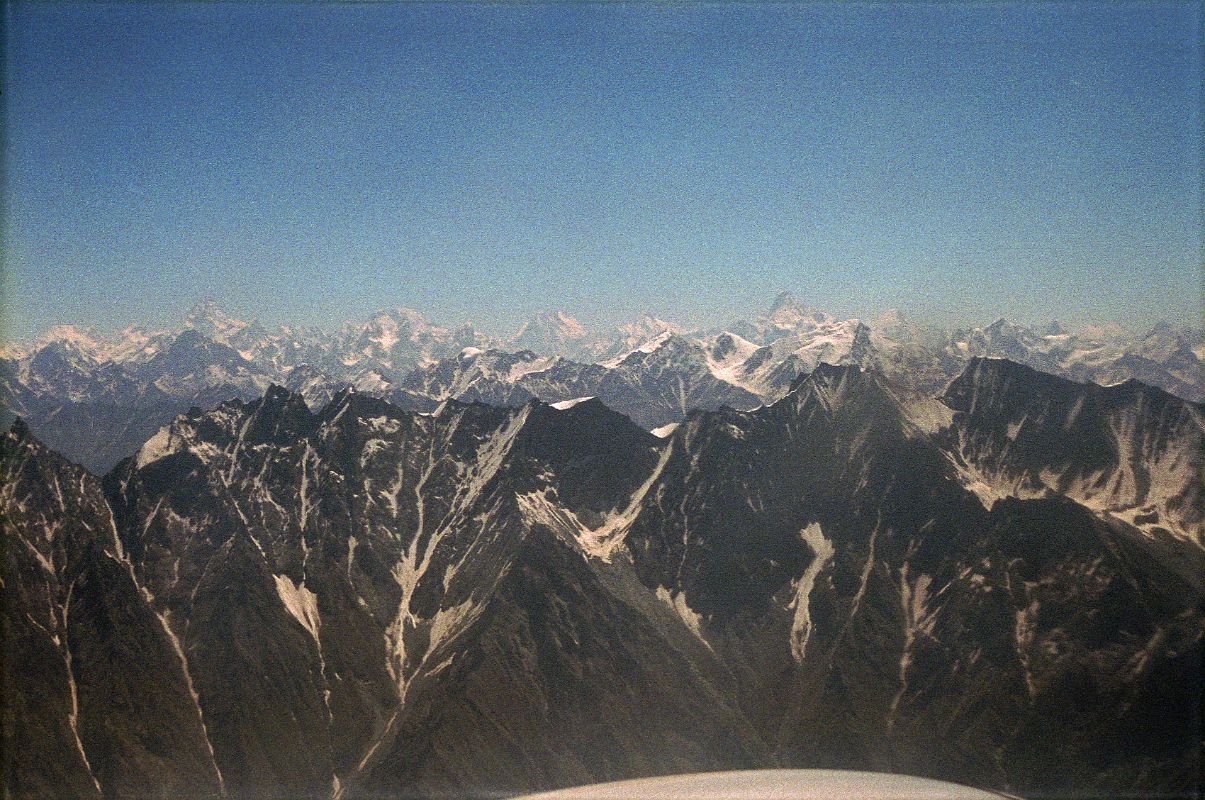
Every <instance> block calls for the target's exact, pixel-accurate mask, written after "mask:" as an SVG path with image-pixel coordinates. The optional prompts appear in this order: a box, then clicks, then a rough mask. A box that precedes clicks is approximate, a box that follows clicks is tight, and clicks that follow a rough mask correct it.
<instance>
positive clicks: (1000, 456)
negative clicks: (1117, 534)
mask: <svg viewBox="0 0 1205 800" xmlns="http://www.w3.org/2000/svg"><path fill="white" fill-rule="evenodd" d="M942 400H943V402H944V403H945V404H946V405H948V406H949V407H950V408H951V409H953V410H954V411H955V415H954V425H953V428H952V430H951V439H950V441H949V442H948V446H949V448H950V449H951V451H952V452H954V454H955V455H956V456H957V458H958V460H959V461H960V462H961V463H963V464H965V465H966V466H967V467H968V469H969V471H970V472H971V473H972V474H973V475H974V477H975V478H976V479H977V481H978V482H979V483H980V484H982V485H983V486H985V487H986V489H987V490H988V492H989V493H995V494H996V495H1000V496H1006V495H1016V496H1021V497H1038V496H1043V495H1045V494H1049V493H1055V494H1060V495H1065V496H1067V497H1070V498H1072V499H1074V500H1077V501H1078V502H1080V503H1083V504H1084V505H1087V506H1089V507H1091V508H1094V509H1096V510H1099V511H1104V512H1108V513H1109V514H1111V515H1115V516H1118V517H1120V518H1122V519H1125V520H1126V521H1127V522H1130V523H1131V524H1133V525H1136V526H1138V527H1140V528H1142V529H1143V530H1145V531H1147V532H1149V533H1151V534H1152V535H1156V536H1166V535H1168V534H1171V535H1173V536H1175V537H1178V538H1181V539H1186V540H1189V541H1193V542H1195V543H1197V544H1198V545H1201V544H1205V538H1202V533H1201V522H1202V516H1201V514H1202V508H1203V507H1205V503H1203V502H1202V486H1201V480H1200V475H1201V469H1202V467H1203V466H1205V461H1203V450H1202V444H1203V443H1205V433H1203V432H1205V412H1202V408H1201V406H1200V405H1198V404H1195V403H1189V402H1187V401H1185V400H1181V399H1180V398H1178V397H1175V396H1173V395H1170V394H1168V393H1167V392H1164V391H1162V390H1161V389H1156V388H1153V387H1150V386H1145V385H1143V384H1141V383H1137V382H1135V381H1127V382H1126V383H1122V384H1118V385H1116V386H1097V385H1095V384H1081V383H1074V382H1072V381H1069V380H1066V379H1063V378H1057V377H1054V376H1052V375H1046V374H1043V373H1040V372H1037V371H1036V370H1033V369H1030V368H1028V367H1024V366H1021V365H1019V364H1014V363H1012V362H1010V361H1005V360H1003V359H973V360H972V361H971V363H970V364H969V365H968V366H967V369H966V370H965V371H964V372H963V374H962V375H960V376H959V377H958V378H957V379H955V380H954V381H953V383H951V384H950V386H949V387H948V388H947V389H946V392H945V394H944V396H943V398H942Z"/></svg>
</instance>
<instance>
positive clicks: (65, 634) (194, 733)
mask: <svg viewBox="0 0 1205 800" xmlns="http://www.w3.org/2000/svg"><path fill="white" fill-rule="evenodd" d="M0 473H2V474H3V482H2V483H3V487H4V488H3V494H2V495H0V504H2V507H3V513H2V514H0V529H2V531H3V542H4V548H3V555H4V557H3V572H2V577H0V580H2V588H0V592H2V595H0V613H2V614H3V623H4V627H3V635H4V684H3V687H4V688H3V695H4V703H3V705H4V725H3V736H4V753H5V762H4V777H5V781H6V786H7V788H8V790H9V791H10V792H11V793H12V795H13V796H16V797H101V796H106V797H110V796H120V797H144V796H156V797H169V796H173V795H177V796H178V795H180V794H184V793H187V794H189V795H190V796H197V797H208V796H217V795H218V794H219V792H220V790H221V788H222V779H221V776H220V774H219V773H218V770H217V768H216V765H215V763H214V760H213V757H212V755H211V754H210V752H209V749H208V747H207V744H206V738H205V733H204V726H203V722H202V719H201V716H200V714H199V713H198V707H197V704H196V701H195V700H194V697H193V694H192V691H191V686H190V682H189V676H188V673H187V670H186V669H185V667H184V662H183V659H182V656H181V653H180V652H179V650H178V648H177V643H176V641H175V639H174V637H173V635H172V634H171V632H170V630H169V629H168V628H167V627H166V626H165V624H164V621H163V619H162V618H161V617H159V616H158V615H157V614H156V613H155V611H154V610H153V609H152V608H151V606H150V605H149V604H148V603H147V602H146V598H145V597H144V595H143V591H142V590H143V587H142V586H141V585H140V584H139V583H138V582H137V580H136V578H135V577H134V575H133V572H132V569H131V566H132V565H131V563H130V561H129V559H128V557H127V556H126V554H125V552H124V551H123V548H122V546H121V542H120V540H119V539H118V536H117V530H116V528H115V527H114V524H113V518H112V515H111V514H110V512H109V507H108V505H107V504H106V502H105V498H104V495H103V494H102V492H101V489H100V485H99V482H98V481H97V480H96V479H95V478H94V477H92V476H91V475H89V474H88V473H87V472H85V471H84V470H83V469H82V468H80V467H77V466H75V465H73V464H70V463H68V462H66V461H65V460H64V459H62V458H60V457H59V456H57V455H55V454H54V453H51V452H49V451H48V450H46V449H45V448H44V447H43V446H42V445H41V444H39V443H38V442H37V441H36V440H35V439H33V438H32V437H31V436H30V434H29V432H28V429H26V428H25V426H24V425H23V423H21V422H20V421H18V422H17V423H16V424H15V425H14V426H13V427H12V429H11V430H9V431H8V432H7V433H6V434H4V436H3V437H2V438H0Z"/></svg>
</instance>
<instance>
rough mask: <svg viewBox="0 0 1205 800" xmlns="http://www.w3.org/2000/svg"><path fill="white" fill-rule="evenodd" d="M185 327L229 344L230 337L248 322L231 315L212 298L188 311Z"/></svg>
mask: <svg viewBox="0 0 1205 800" xmlns="http://www.w3.org/2000/svg"><path fill="white" fill-rule="evenodd" d="M184 327H185V328H191V329H192V330H195V331H197V332H199V333H203V334H205V335H206V336H208V337H209V338H211V339H213V340H215V341H219V342H222V343H223V344H229V340H230V337H231V336H234V335H235V334H237V333H239V332H240V331H242V330H243V329H245V328H246V327H247V323H246V322H243V321H242V320H241V319H235V318H234V317H232V316H230V315H229V314H227V313H226V312H225V311H223V310H222V309H221V308H219V307H218V305H217V303H215V302H213V301H212V300H202V301H201V302H200V303H197V304H196V305H195V306H193V307H192V309H191V310H190V311H189V312H188V316H186V317H185V318H184Z"/></svg>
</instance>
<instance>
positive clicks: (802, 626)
mask: <svg viewBox="0 0 1205 800" xmlns="http://www.w3.org/2000/svg"><path fill="white" fill-rule="evenodd" d="M799 536H800V538H802V539H803V541H804V542H805V543H806V544H807V546H808V547H810V548H811V550H812V553H813V554H814V558H813V559H812V563H810V564H808V566H807V569H805V570H804V571H803V575H801V576H800V577H799V581H798V582H797V583H796V584H795V599H794V600H793V601H792V605H793V606H794V607H795V619H794V620H793V621H792V623H791V655H792V656H794V657H795V660H796V661H798V662H799V663H800V664H802V663H803V657H804V656H805V655H806V654H807V646H808V638H809V637H810V636H811V633H812V616H811V603H812V600H811V598H812V590H813V589H814V588H815V587H816V578H817V577H818V576H819V575H820V572H821V570H823V569H824V567H825V565H827V564H828V562H829V560H831V559H832V557H833V553H835V552H836V551H835V550H834V549H833V543H832V542H831V541H829V540H828V539H826V538H824V531H823V530H822V529H821V527H820V523H818V522H813V523H812V524H811V525H808V526H807V527H806V528H804V529H803V530H801V531H800V532H799ZM789 607H790V606H788V608H789Z"/></svg>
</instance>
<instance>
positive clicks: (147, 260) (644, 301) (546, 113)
mask: <svg viewBox="0 0 1205 800" xmlns="http://www.w3.org/2000/svg"><path fill="white" fill-rule="evenodd" d="M5 13H6V19H5V37H6V42H5V51H6V57H7V64H6V79H5V80H6V83H5V87H4V96H5V102H6V104H7V105H6V120H5V122H6V136H7V139H6V142H5V169H6V175H5V178H6V182H5V187H4V189H5V192H4V218H3V223H4V235H5V239H4V243H3V245H4V283H3V290H4V292H3V304H4V307H5V311H6V312H7V318H8V325H9V334H8V335H10V336H12V335H15V336H20V337H24V336H28V335H30V334H32V333H34V332H37V331H40V330H41V329H43V328H45V327H47V326H49V325H51V324H55V323H60V322H70V323H85V324H93V325H97V326H98V327H100V328H102V329H104V328H115V327H120V326H122V325H124V324H127V323H130V322H145V323H150V324H162V323H165V322H168V321H170V320H173V319H175V318H177V317H178V316H179V315H180V314H182V313H183V311H184V310H186V308H187V307H188V306H190V305H191V304H192V303H193V302H195V301H196V300H198V299H200V298H203V297H210V298H213V299H215V300H216V301H217V302H218V303H219V304H220V305H222V306H223V307H226V308H228V309H229V310H231V311H232V312H235V313H237V314H240V315H244V316H248V317H257V318H259V319H261V320H262V321H264V322H267V323H276V322H307V323H318V324H322V325H324V326H325V327H332V326H333V325H334V324H335V322H336V321H338V320H342V319H344V318H349V317H351V318H355V317H363V316H365V315H366V314H367V313H368V312H369V311H371V310H373V309H376V308H381V307H392V306H396V305H406V306H412V307H415V308H418V309H420V310H422V311H423V312H424V313H426V314H427V315H428V316H430V317H432V318H433V319H435V320H436V321H439V322H445V323H459V322H462V321H464V320H466V319H471V320H473V321H475V322H477V323H478V324H479V325H480V326H481V327H483V328H485V329H486V330H489V331H490V332H506V331H508V330H509V329H512V328H513V327H514V326H516V325H517V324H518V322H519V321H520V320H521V318H523V317H525V316H527V315H529V314H530V313H531V312H532V311H534V310H536V309H539V308H564V309H566V310H568V311H569V312H571V313H574V314H576V315H577V316H579V318H581V319H582V320H583V321H587V322H594V323H607V322H612V321H615V320H618V319H620V318H624V317H627V316H630V315H633V314H636V313H640V312H644V311H651V312H655V313H658V314H660V315H662V316H664V317H667V318H669V319H680V320H685V321H695V320H700V321H704V322H710V321H717V322H722V321H727V320H729V319H731V318H734V317H736V316H738V315H743V314H747V313H749V312H750V311H751V310H754V309H761V308H763V307H764V306H765V305H766V304H768V303H769V302H770V300H771V299H772V297H773V295H774V294H776V293H777V292H778V291H780V290H782V289H789V290H791V291H792V292H794V293H795V294H796V295H798V296H799V297H801V298H803V299H805V300H806V301H808V302H809V303H811V304H814V305H817V306H820V307H824V308H828V309H829V310H832V311H834V312H837V313H844V314H850V315H861V316H867V317H869V316H871V315H873V314H874V313H876V312H877V311H880V310H883V309H885V308H888V307H899V308H902V309H904V310H910V311H914V312H920V313H923V314H927V315H930V316H932V317H934V318H936V319H937V320H941V321H952V322H963V321H966V322H983V323H986V322H988V321H990V320H991V318H994V317H995V316H999V315H1005V316H1008V317H1010V318H1015V319H1018V320H1020V321H1039V320H1048V319H1050V318H1058V319H1061V320H1064V321H1066V322H1070V323H1073V324H1074V323H1077V322H1086V321H1121V322H1123V323H1130V324H1136V325H1145V324H1146V323H1148V322H1151V321H1154V320H1156V319H1158V318H1167V319H1170V320H1172V321H1175V322H1192V323H1199V321H1200V317H1199V314H1200V303H1201V270H1202V261H1201V258H1202V232H1201V197H1200V193H1201V156H1200V152H1199V148H1200V144H1201V133H1202V131H1201V108H1200V102H1201V69H1202V50H1201V19H1200V6H1199V5H1198V4H1197V3H1183V4H1157V3H1145V2H1144V3H1135V4H1125V3H1108V4H1086V3H1085V4H1078V3H1053V4H1049V5H1039V4H1034V3H999V4H996V3H968V4H966V5H957V4H953V3H948V4H947V3H942V4H932V5H920V4H918V5H903V4H896V3H890V4H882V5H852V4H846V3H841V4H832V5H829V4H785V5H770V4H764V5H763V4H759V3H741V4H715V5H691V4H686V3H634V4H589V3H562V4H550V5H544V4H522V5H518V4H508V3H497V4H475V5H469V4H462V3H438V4H430V5H423V4H401V3H398V4H394V3H361V4H342V5H315V4H290V3H282V2H275V3H265V4H255V5H253V4H241V3H201V4H195V5H191V4H184V3H172V4H146V5H142V4H119V5H96V4H87V5H60V4H55V5H51V4H42V3H30V4H26V3H15V4H9V5H8V6H7V8H6V11H5Z"/></svg>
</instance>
